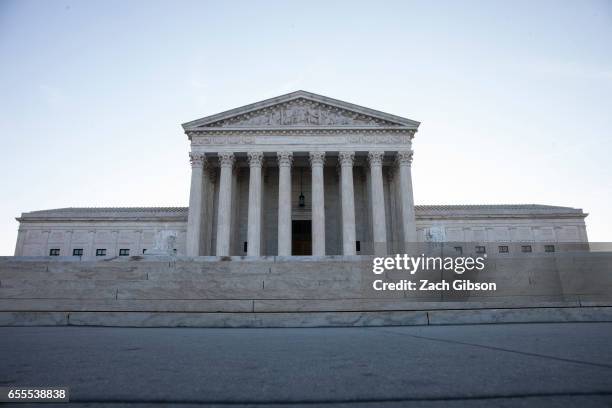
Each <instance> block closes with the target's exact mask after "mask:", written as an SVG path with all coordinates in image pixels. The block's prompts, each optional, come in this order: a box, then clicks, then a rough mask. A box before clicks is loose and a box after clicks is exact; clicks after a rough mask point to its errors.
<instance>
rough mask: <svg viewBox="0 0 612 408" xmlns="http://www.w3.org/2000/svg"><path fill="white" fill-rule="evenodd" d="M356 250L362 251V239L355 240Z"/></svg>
mask: <svg viewBox="0 0 612 408" xmlns="http://www.w3.org/2000/svg"><path fill="white" fill-rule="evenodd" d="M355 250H356V251H357V252H360V251H361V241H355Z"/></svg>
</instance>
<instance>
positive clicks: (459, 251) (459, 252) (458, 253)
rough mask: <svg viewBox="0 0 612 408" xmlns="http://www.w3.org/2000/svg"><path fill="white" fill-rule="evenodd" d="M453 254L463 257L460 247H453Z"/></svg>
mask: <svg viewBox="0 0 612 408" xmlns="http://www.w3.org/2000/svg"><path fill="white" fill-rule="evenodd" d="M455 253H456V254H457V255H463V247H460V246H458V247H455Z"/></svg>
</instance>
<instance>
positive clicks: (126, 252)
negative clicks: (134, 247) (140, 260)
mask: <svg viewBox="0 0 612 408" xmlns="http://www.w3.org/2000/svg"><path fill="white" fill-rule="evenodd" d="M119 256H130V250H129V249H127V248H123V249H120V250H119Z"/></svg>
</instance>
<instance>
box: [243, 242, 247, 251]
mask: <svg viewBox="0 0 612 408" xmlns="http://www.w3.org/2000/svg"><path fill="white" fill-rule="evenodd" d="M247 248H248V243H247V242H246V241H244V244H242V251H243V252H246V251H247Z"/></svg>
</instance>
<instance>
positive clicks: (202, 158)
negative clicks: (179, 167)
mask: <svg viewBox="0 0 612 408" xmlns="http://www.w3.org/2000/svg"><path fill="white" fill-rule="evenodd" d="M189 162H190V163H191V167H204V166H205V165H206V155H204V153H196V152H189Z"/></svg>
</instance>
